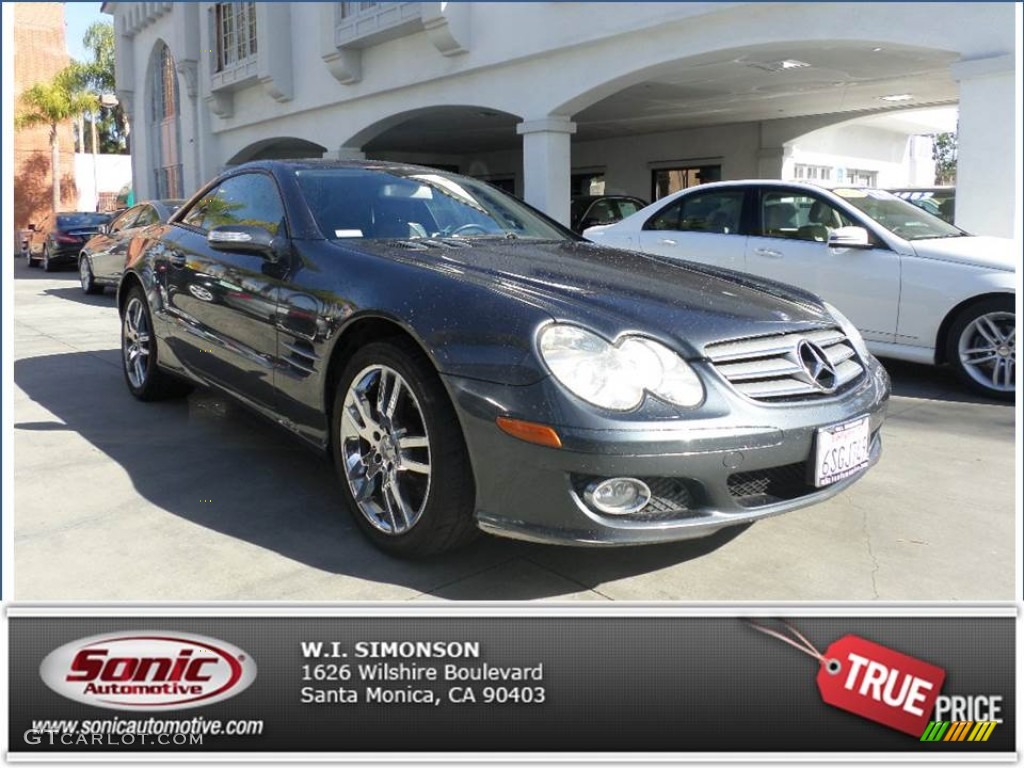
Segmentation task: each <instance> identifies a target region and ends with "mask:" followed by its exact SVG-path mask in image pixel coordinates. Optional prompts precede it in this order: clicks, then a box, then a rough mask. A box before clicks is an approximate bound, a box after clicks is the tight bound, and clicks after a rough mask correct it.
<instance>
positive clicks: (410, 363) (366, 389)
mask: <svg viewBox="0 0 1024 768" xmlns="http://www.w3.org/2000/svg"><path fill="white" fill-rule="evenodd" d="M332 413H333V425H332V435H331V437H332V450H333V455H334V461H335V466H336V467H337V469H338V473H339V475H340V477H341V485H342V493H343V495H344V497H345V501H346V504H347V506H348V507H349V510H350V511H351V512H352V515H353V517H354V518H355V520H356V522H357V524H358V525H359V527H360V528H361V529H362V530H363V532H364V533H366V535H367V536H368V537H369V538H370V539H371V541H373V543H374V544H375V545H377V546H378V547H380V548H381V549H383V550H384V551H386V552H388V553H390V554H393V555H398V556H401V557H424V556H428V555H433V554H438V553H440V552H446V551H449V550H452V549H455V548H457V547H459V546H462V545H464V544H466V543H468V542H469V541H471V540H472V539H473V538H474V536H475V535H476V533H477V528H476V525H475V522H474V520H473V503H474V499H475V493H474V487H473V478H472V472H471V470H470V465H469V458H468V454H467V451H466V446H465V441H464V440H463V437H462V430H461V428H460V427H459V423H458V419H457V417H456V415H455V410H454V408H453V407H452V404H451V402H450V400H449V399H448V394H447V392H446V391H445V389H444V386H443V385H442V384H441V381H440V379H439V378H438V376H437V373H436V371H435V370H434V368H433V366H432V365H431V364H430V361H429V360H428V359H427V358H426V356H425V355H424V354H423V352H422V351H420V350H419V349H418V348H417V347H416V346H415V344H413V343H412V342H409V341H405V340H397V341H390V342H386V343H385V342H375V343H372V344H368V345H367V346H365V347H363V348H362V349H360V350H359V351H358V352H356V354H355V355H353V356H352V358H351V360H349V362H348V364H347V365H346V366H345V369H344V371H343V372H342V374H341V377H340V380H339V382H338V386H337V390H336V392H335V397H334V410H333V412H332Z"/></svg>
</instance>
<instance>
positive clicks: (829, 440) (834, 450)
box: [814, 416, 871, 488]
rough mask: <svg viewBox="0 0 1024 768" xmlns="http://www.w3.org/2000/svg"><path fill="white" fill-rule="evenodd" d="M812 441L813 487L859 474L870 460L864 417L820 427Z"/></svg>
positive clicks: (869, 434)
mask: <svg viewBox="0 0 1024 768" xmlns="http://www.w3.org/2000/svg"><path fill="white" fill-rule="evenodd" d="M817 437H818V439H817V440H816V441H815V452H814V453H815V455H814V485H815V486H817V487H818V488H821V487H823V486H826V485H831V484H832V483H835V482H837V481H839V480H842V479H843V478H846V477H849V476H850V475H854V474H856V473H857V472H859V471H860V470H861V469H863V468H864V467H866V466H867V465H868V461H869V459H870V442H871V431H870V425H869V422H868V417H867V416H865V417H863V418H861V419H857V420H856V421H848V422H847V423H845V424H839V425H837V426H834V427H822V428H821V429H819V430H818V436H817Z"/></svg>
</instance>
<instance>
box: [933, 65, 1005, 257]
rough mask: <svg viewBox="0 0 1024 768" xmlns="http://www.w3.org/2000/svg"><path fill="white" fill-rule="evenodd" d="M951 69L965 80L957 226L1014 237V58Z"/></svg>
mask: <svg viewBox="0 0 1024 768" xmlns="http://www.w3.org/2000/svg"><path fill="white" fill-rule="evenodd" d="M950 70H951V72H952V74H953V77H954V78H956V79H957V80H958V81H960V124H959V128H958V130H957V146H958V153H957V166H956V223H957V226H959V227H962V228H963V229H966V230H967V231H968V232H972V233H974V234H978V235H998V236H1000V237H1013V231H1014V217H1015V216H1020V208H1021V201H1020V197H1019V194H1020V190H1018V189H1017V187H1016V178H1015V173H1016V170H1017V168H1018V165H1019V163H1020V161H1021V158H1017V157H1015V149H1016V139H1015V135H1016V134H1015V131H1016V130H1017V128H1016V126H1015V120H1016V118H1017V114H1016V107H1015V99H1016V89H1015V88H1014V59H1013V56H1011V55H1005V56H994V57H991V58H985V59H971V60H968V61H960V62H957V63H955V64H953V65H952V67H951V68H950Z"/></svg>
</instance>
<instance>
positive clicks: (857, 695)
mask: <svg viewBox="0 0 1024 768" xmlns="http://www.w3.org/2000/svg"><path fill="white" fill-rule="evenodd" d="M129 611H130V609H123V610H122V609H116V610H115V609H110V610H109V611H106V612H103V611H94V612H93V613H92V614H90V613H89V612H88V611H77V612H76V611H75V609H69V612H68V613H67V614H62V613H61V612H60V610H59V609H55V608H53V607H48V608H31V607H12V608H10V609H8V616H7V624H8V640H9V683H10V685H9V691H8V694H7V695H8V697H9V723H8V726H9V734H8V749H9V754H8V756H9V758H10V759H12V760H17V759H18V758H19V757H24V758H25V759H38V758H39V757H40V756H41V755H43V754H49V755H51V757H52V758H53V759H59V758H62V757H74V756H76V755H82V756H84V757H88V756H90V755H91V756H93V757H96V756H97V753H107V754H115V753H116V754H123V755H135V756H137V757H138V758H139V759H144V756H145V754H146V753H151V754H153V755H154V756H156V755H158V754H161V753H162V754H163V755H164V756H165V757H166V754H167V753H196V754H200V753H201V754H208V755H211V756H214V757H215V756H216V755H217V754H218V753H220V754H223V755H225V756H226V755H227V754H228V753H247V752H257V751H258V752H267V753H284V754H293V755H295V756H296V757H298V758H301V757H302V755H303V754H307V755H312V754H314V753H317V754H322V753H332V754H337V755H339V756H344V755H345V754H355V753H361V754H364V755H365V754H366V753H387V754H396V753H397V754H405V755H408V756H414V755H416V754H429V753H452V752H471V753H491V754H498V753H502V754H505V755H508V754H512V755H514V754H516V753H524V752H526V751H529V752H531V753H549V754H552V755H557V754H569V753H633V754H635V755H637V756H638V757H641V758H642V756H643V755H644V754H645V753H649V754H653V753H662V754H664V753H681V754H685V753H691V754H692V753H722V754H731V753H740V752H742V753H769V754H772V753H775V754H781V753H819V754H825V755H827V754H835V755H840V754H849V753H866V754H882V753H885V754H887V755H900V754H902V755H905V756H906V757H907V758H908V759H923V758H929V759H930V756H931V757H934V758H935V759H950V758H956V757H959V758H960V759H965V760H969V759H971V757H972V756H976V757H979V758H980V757H983V756H987V757H988V758H990V759H991V758H992V757H996V756H998V755H1000V754H1002V755H1004V756H1009V755H1012V754H1013V753H1014V752H1015V751H1016V749H1017V743H1016V738H1015V733H1016V730H1017V725H1016V698H1015V690H1016V677H1015V675H1016V661H1015V659H1016V656H1015V650H1016V629H1015V625H1016V618H1015V615H1014V611H1013V610H1012V609H1010V610H1005V609H1002V610H989V611H987V612H986V611H980V612H976V614H975V615H967V616H947V615H927V614H925V615H896V614H895V613H894V612H892V611H890V612H888V613H885V612H883V614H882V615H863V614H858V613H855V612H849V611H845V612H843V613H836V614H835V615H821V614H820V613H812V614H810V615H807V614H798V615H793V614H790V615H784V614H772V615H764V614H754V613H750V614H749V615H725V613H715V612H706V613H705V614H704V615H700V614H697V613H694V612H687V611H685V610H679V611H675V612H673V611H665V610H660V611H659V610H655V609H652V610H645V609H643V608H636V609H633V610H624V609H621V608H620V609H618V610H612V611H604V612H602V611H599V610H586V609H584V610H577V609H576V608H575V607H574V606H562V607H559V608H558V609H556V610H534V611H530V610H515V609H511V608H510V609H508V610H503V609H501V608H495V607H493V606H491V607H489V608H487V609H485V610H476V611H474V610H451V611H449V610H447V609H441V610H436V609H435V610H433V611H431V610H423V609H410V610H405V609H403V608H401V607H396V606H390V607H385V608H378V607H374V608H366V609H360V608H351V609H348V610H347V611H331V610H329V609H325V610H324V611H323V612H322V614H318V613H317V612H316V611H315V610H313V609H303V610H296V611H290V610H287V609H275V610H271V611H267V612H265V613H257V612H255V611H253V610H250V611H248V612H245V611H241V610H239V611H236V610H233V609H231V608H224V609H222V610H221V609H217V610H211V609H209V608H207V609H204V610H197V611H196V612H195V613H194V615H189V614H188V613H187V611H186V610H184V609H182V610H181V611H168V612H161V611H160V610H159V609H156V608H153V609H147V610H145V611H140V612H137V614H138V615H131V614H130V613H129ZM76 613H77V615H76ZM58 753H59V754H58ZM939 756H943V757H942V758H940V757H939Z"/></svg>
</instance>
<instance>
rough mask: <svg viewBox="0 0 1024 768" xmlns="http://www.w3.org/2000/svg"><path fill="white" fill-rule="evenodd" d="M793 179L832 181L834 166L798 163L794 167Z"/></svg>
mask: <svg viewBox="0 0 1024 768" xmlns="http://www.w3.org/2000/svg"><path fill="white" fill-rule="evenodd" d="M793 177H794V178H796V179H806V180H807V181H831V180H832V166H830V165H806V164H804V163H796V164H795V165H794V166H793Z"/></svg>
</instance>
